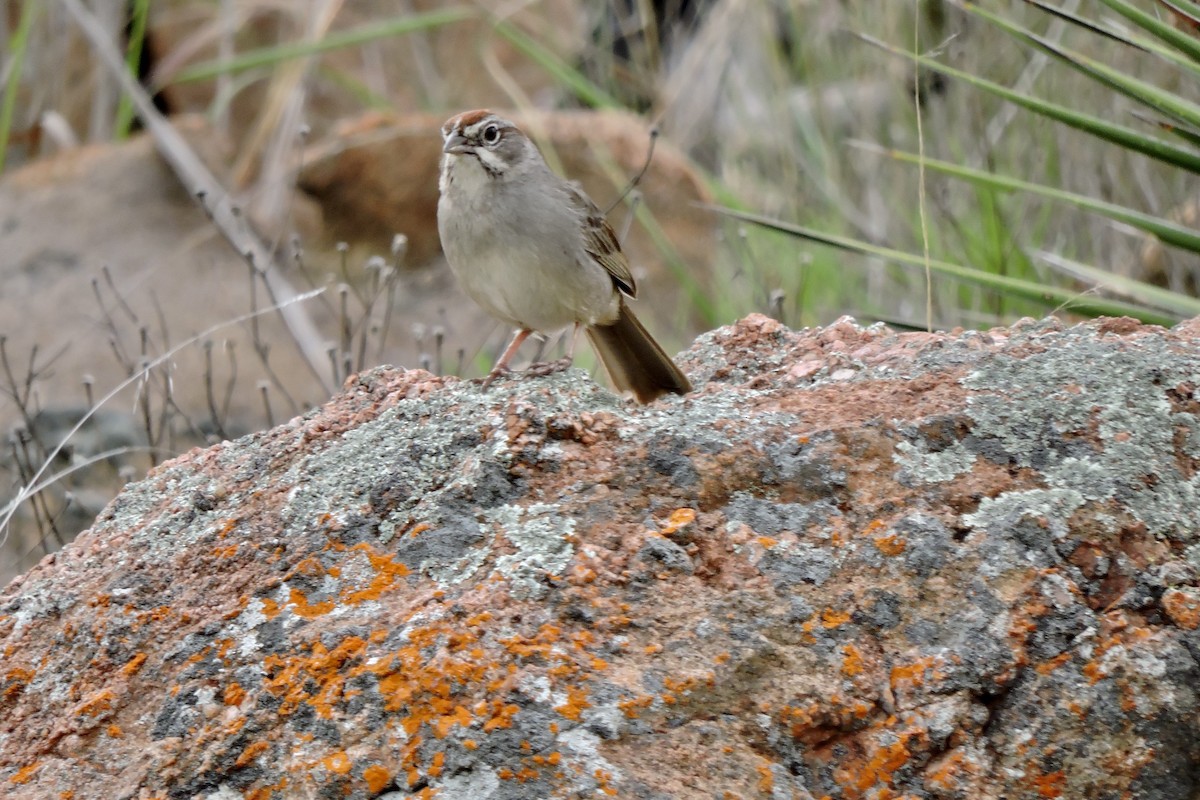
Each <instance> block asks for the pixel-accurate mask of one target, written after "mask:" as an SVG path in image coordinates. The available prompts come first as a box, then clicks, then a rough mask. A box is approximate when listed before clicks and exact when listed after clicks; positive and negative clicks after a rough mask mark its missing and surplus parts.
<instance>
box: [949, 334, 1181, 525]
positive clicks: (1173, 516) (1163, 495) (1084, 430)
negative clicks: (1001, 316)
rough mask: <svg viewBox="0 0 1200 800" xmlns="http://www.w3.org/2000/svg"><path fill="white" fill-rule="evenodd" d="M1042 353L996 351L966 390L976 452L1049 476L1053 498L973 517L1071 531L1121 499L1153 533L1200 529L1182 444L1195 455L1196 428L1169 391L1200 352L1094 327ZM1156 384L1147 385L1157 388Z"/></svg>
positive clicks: (989, 505)
mask: <svg viewBox="0 0 1200 800" xmlns="http://www.w3.org/2000/svg"><path fill="white" fill-rule="evenodd" d="M1038 344H1039V345H1040V346H1041V347H1042V348H1044V349H1042V350H1041V352H1036V353H1031V354H1025V355H1022V356H1021V357H1015V356H1009V355H1003V354H1001V355H997V356H996V357H994V358H991V359H988V360H986V361H983V362H981V363H980V365H979V367H978V368H977V369H976V370H975V371H974V372H973V373H971V374H970V375H969V376H968V377H967V378H966V380H964V384H965V386H966V387H967V388H969V389H972V390H975V394H974V395H973V396H971V397H970V398H968V407H967V413H968V415H969V416H970V418H971V420H972V423H973V430H972V435H971V436H970V437H968V441H967V444H968V446H969V447H970V448H971V449H972V450H973V451H974V452H976V453H978V454H979V455H981V456H983V457H985V458H988V459H990V460H993V461H998V462H1001V463H1003V462H1005V461H1007V462H1008V463H1009V464H1010V465H1012V466H1015V467H1025V468H1033V469H1036V470H1039V471H1040V473H1041V475H1042V478H1043V480H1044V481H1045V484H1046V492H1045V493H1037V492H1021V493H1020V494H1018V495H1017V496H1015V497H1012V498H1006V497H1005V496H1001V497H999V498H995V499H994V500H991V501H985V503H984V504H983V505H981V507H980V509H979V511H978V512H977V513H976V514H974V515H972V517H971V518H970V520H969V522H970V524H973V525H976V526H986V525H987V524H988V523H989V522H990V521H993V520H995V519H996V518H997V517H1002V516H1011V515H1012V514H1013V513H1015V512H1018V511H1020V507H1021V506H1024V507H1025V510H1024V511H1020V513H1022V514H1025V515H1028V514H1039V515H1043V516H1045V517H1046V519H1047V520H1049V521H1050V523H1051V526H1052V528H1053V529H1055V530H1058V531H1061V530H1062V529H1063V526H1064V525H1065V524H1066V520H1067V518H1068V517H1069V516H1070V515H1071V514H1072V513H1073V512H1074V511H1075V510H1077V509H1078V508H1079V507H1080V506H1081V505H1083V504H1084V503H1086V502H1089V501H1091V502H1099V503H1103V502H1107V501H1112V500H1116V501H1119V502H1120V503H1121V504H1122V505H1124V506H1125V507H1126V508H1127V509H1128V511H1129V512H1130V513H1131V514H1132V516H1133V518H1134V519H1135V520H1137V521H1140V522H1143V523H1145V524H1146V526H1147V529H1148V530H1149V532H1150V533H1151V534H1153V535H1160V536H1161V535H1166V534H1176V535H1178V534H1183V535H1185V536H1187V537H1189V538H1194V537H1195V536H1196V535H1197V534H1196V532H1197V531H1198V530H1200V476H1197V475H1188V474H1185V472H1183V471H1181V469H1180V466H1179V463H1178V461H1177V456H1176V449H1177V448H1176V441H1177V438H1178V437H1182V438H1183V442H1182V443H1181V449H1183V450H1185V451H1194V450H1195V449H1196V448H1197V443H1196V441H1195V436H1196V432H1197V427H1196V424H1195V419H1194V418H1193V416H1192V415H1190V414H1183V413H1178V412H1176V411H1174V410H1173V408H1172V405H1171V402H1170V401H1169V399H1168V396H1167V392H1168V391H1169V390H1171V389H1172V388H1173V387H1175V386H1176V385H1178V384H1181V383H1186V382H1189V381H1195V380H1196V377H1197V375H1200V353H1196V352H1195V351H1193V352H1192V353H1189V354H1187V355H1183V354H1180V353H1179V352H1178V350H1176V349H1172V348H1171V346H1170V344H1169V343H1168V342H1167V341H1166V340H1165V339H1164V337H1163V336H1161V335H1145V336H1141V337H1138V338H1137V339H1134V340H1122V339H1103V338H1097V337H1096V336H1095V335H1094V333H1092V332H1091V331H1089V330H1088V329H1085V328H1072V329H1070V330H1067V331H1064V332H1062V333H1058V334H1055V333H1050V334H1046V335H1043V336H1041V337H1040V338H1039V339H1038ZM1148 388H1149V390H1148Z"/></svg>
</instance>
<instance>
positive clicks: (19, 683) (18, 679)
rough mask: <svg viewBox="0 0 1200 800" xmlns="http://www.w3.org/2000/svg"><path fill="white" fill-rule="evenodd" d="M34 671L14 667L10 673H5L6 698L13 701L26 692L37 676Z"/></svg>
mask: <svg viewBox="0 0 1200 800" xmlns="http://www.w3.org/2000/svg"><path fill="white" fill-rule="evenodd" d="M36 674H37V673H35V672H34V671H33V670H31V669H25V668H23V667H13V668H12V669H10V670H9V671H8V672H6V673H4V683H5V684H6V685H5V687H4V698H5V699H12V698H15V697H16V696H17V695H19V694H20V693H21V692H23V691H25V687H26V686H28V685H29V682H30V681H32V680H33V678H34V675H36Z"/></svg>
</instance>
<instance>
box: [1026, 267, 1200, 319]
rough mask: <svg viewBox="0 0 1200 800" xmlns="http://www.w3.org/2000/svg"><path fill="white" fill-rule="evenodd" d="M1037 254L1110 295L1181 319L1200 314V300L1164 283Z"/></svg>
mask: <svg viewBox="0 0 1200 800" xmlns="http://www.w3.org/2000/svg"><path fill="white" fill-rule="evenodd" d="M1034 256H1036V257H1037V258H1039V259H1041V260H1042V261H1045V262H1046V263H1047V264H1049V265H1050V266H1051V267H1053V268H1054V269H1056V270H1058V271H1059V272H1062V273H1064V274H1066V275H1069V276H1071V277H1072V278H1074V279H1076V280H1079V281H1084V282H1086V283H1090V284H1092V285H1093V286H1095V287H1096V288H1098V289H1102V290H1103V291H1105V292H1107V293H1108V294H1110V295H1114V296H1117V297H1123V298H1126V299H1128V300H1131V301H1133V302H1135V303H1138V304H1140V305H1144V306H1146V307H1148V308H1156V309H1158V310H1160V311H1163V312H1166V313H1168V314H1177V315H1179V317H1180V318H1184V319H1188V318H1191V317H1195V316H1200V299H1197V298H1195V297H1189V296H1187V295H1185V294H1180V293H1179V292H1172V291H1171V290H1170V289H1164V288H1162V287H1161V286H1154V285H1153V284H1149V283H1145V282H1143V281H1138V280H1134V279H1133V278H1126V277H1125V276H1123V275H1117V274H1114V273H1112V272H1108V271H1106V270H1102V269H1098V268H1096V267H1093V266H1091V265H1090V264H1083V263H1080V262H1078V261H1072V260H1071V259H1069V258H1064V257H1063V256H1060V255H1057V254H1055V253H1047V252H1043V251H1039V252H1036V253H1034Z"/></svg>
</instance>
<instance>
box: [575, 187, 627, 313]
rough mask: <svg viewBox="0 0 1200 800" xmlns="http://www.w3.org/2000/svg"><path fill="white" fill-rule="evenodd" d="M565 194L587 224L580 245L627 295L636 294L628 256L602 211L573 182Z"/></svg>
mask: <svg viewBox="0 0 1200 800" xmlns="http://www.w3.org/2000/svg"><path fill="white" fill-rule="evenodd" d="M568 195H569V197H570V198H571V203H572V204H573V205H574V206H575V207H576V208H577V209H578V210H579V213H580V215H581V216H582V217H583V218H584V220H585V221H586V223H587V225H586V228H585V229H584V237H583V248H584V249H585V250H587V251H588V254H589V255H591V256H592V258H594V259H596V262H597V263H599V264H600V266H602V267H604V268H605V269H606V270H608V274H609V275H611V276H612V281H613V284H614V285H615V286H616V287H617V288H618V289H620V290H621V291H622V292H623V293H625V294H627V295H629V296H630V297H637V286H636V285H635V284H634V282H633V273H632V272H630V271H629V259H627V258H625V254H624V253H622V252H621V245H620V243H618V242H617V235H616V234H615V233H613V229H612V226H611V225H609V224H608V220H607V219H605V218H604V214H603V213H602V212H601V211H600V209H599V208H597V207H596V204H595V203H593V202H592V199H591V198H590V197H588V196H587V195H586V194H584V193H583V191H582V190H581V189H580V188H579V187H578V186H576V185H575V184H573V183H572V184H570V188H569V189H568Z"/></svg>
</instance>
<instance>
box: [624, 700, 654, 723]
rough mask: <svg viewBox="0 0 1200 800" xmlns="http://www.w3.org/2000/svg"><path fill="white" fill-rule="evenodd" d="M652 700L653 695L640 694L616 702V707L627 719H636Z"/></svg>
mask: <svg viewBox="0 0 1200 800" xmlns="http://www.w3.org/2000/svg"><path fill="white" fill-rule="evenodd" d="M653 702H654V697H653V696H652V695H642V696H640V697H631V698H630V699H628V700H622V701H620V702H619V703H617V708H619V709H621V712H622V713H624V714H625V716H626V717H628V718H629V719H637V718H638V716H639V715H640V714H641V713H642V711H643V710H645V709H647V708H649V707H650V705H651V704H652V703H653Z"/></svg>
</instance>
